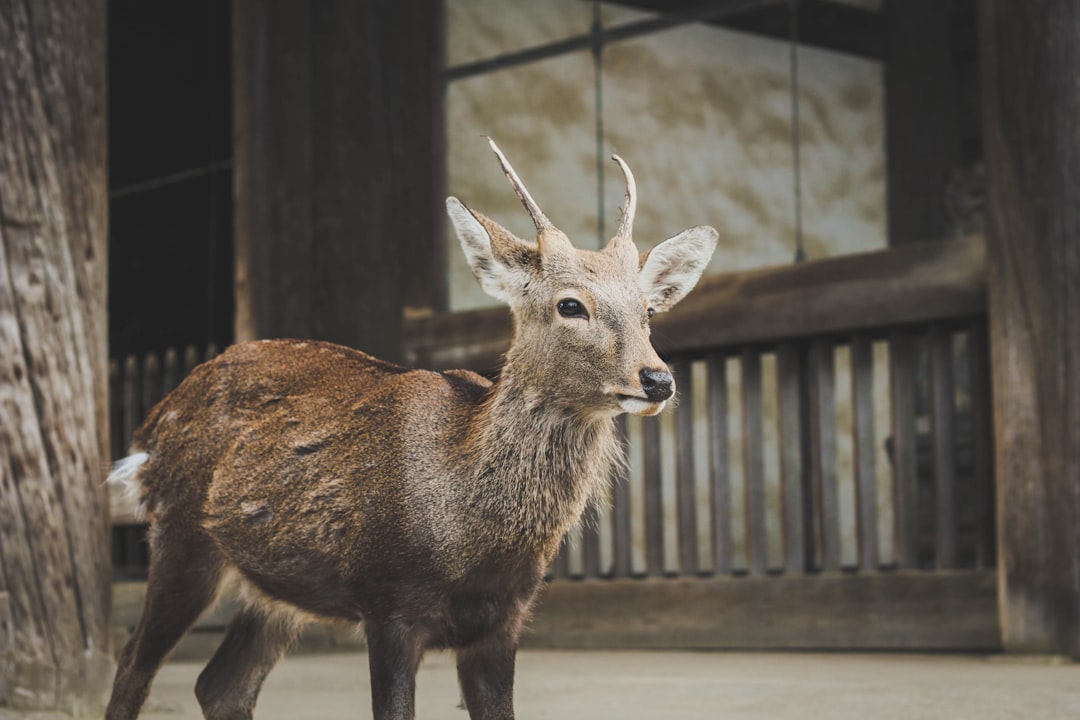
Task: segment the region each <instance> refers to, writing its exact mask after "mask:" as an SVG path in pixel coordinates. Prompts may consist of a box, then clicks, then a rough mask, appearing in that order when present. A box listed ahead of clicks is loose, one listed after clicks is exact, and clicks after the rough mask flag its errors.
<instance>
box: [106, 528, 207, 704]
mask: <svg viewBox="0 0 1080 720" xmlns="http://www.w3.org/2000/svg"><path fill="white" fill-rule="evenodd" d="M223 566H224V563H223V560H222V558H221V555H220V554H219V553H218V551H217V549H216V548H215V547H214V545H213V543H212V542H211V541H210V539H209V538H207V537H205V536H201V535H200V536H197V537H194V538H192V537H189V536H183V537H181V536H179V535H177V536H176V537H172V538H170V533H169V531H168V530H167V529H165V530H159V531H158V532H157V533H156V535H155V536H153V537H152V541H151V561H150V576H149V579H148V581H147V585H146V600H145V603H144V605H143V614H142V617H141V618H140V619H139V624H138V626H137V627H136V628H135V632H134V634H133V635H132V637H131V640H129V641H128V643H127V645H126V646H124V651H123V653H121V655H120V662H119V664H118V667H117V671H116V679H115V680H114V681H113V689H112V695H111V697H110V698H109V706H108V708H107V709H106V711H105V718H106V720H128V719H129V718H135V717H137V716H138V714H139V709H140V708H141V707H142V705H143V703H144V702H145V701H146V695H147V693H148V692H149V690H150V683H151V681H153V679H154V675H155V674H157V671H158V668H160V667H161V663H162V662H164V660H165V657H166V656H167V655H168V654H169V652H171V651H172V649H173V648H174V647H175V646H176V643H177V642H179V641H180V638H181V637H183V636H184V633H186V632H187V631H188V629H189V628H190V627H191V626H192V625H193V624H194V623H195V621H196V620H197V619H198V618H199V615H201V614H202V612H203V611H204V610H205V609H206V608H207V607H208V606H209V605H210V604H211V603H212V602H213V601H214V599H215V597H216V596H217V592H218V586H219V584H220V581H221V577H222V569H223Z"/></svg>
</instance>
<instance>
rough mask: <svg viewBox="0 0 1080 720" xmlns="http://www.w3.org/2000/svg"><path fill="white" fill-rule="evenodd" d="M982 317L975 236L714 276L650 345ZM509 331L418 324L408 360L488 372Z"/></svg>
mask: <svg viewBox="0 0 1080 720" xmlns="http://www.w3.org/2000/svg"><path fill="white" fill-rule="evenodd" d="M985 312H986V250H985V246H984V242H983V238H982V237H981V236H972V237H968V238H964V239H962V240H955V241H949V242H925V243H915V244H911V245H907V246H904V247H896V248H891V249H888V250H879V251H874V252H867V253H859V254H853V255H844V256H840V257H835V258H827V259H823V260H814V261H811V262H805V263H801V264H799V265H785V266H780V267H772V268H763V269H761V270H751V271H748V272H740V273H731V274H724V275H712V276H709V277H706V278H703V279H702V280H701V281H700V282H699V283H698V286H697V288H696V289H695V290H694V291H693V292H692V293H691V294H690V295H689V296H688V297H687V298H686V299H685V300H683V301H682V302H681V303H679V305H677V306H676V307H675V309H674V310H672V311H671V312H670V313H665V314H663V315H659V316H657V317H656V319H655V320H654V321H653V342H654V344H655V345H656V348H657V350H659V351H660V352H661V353H675V352H704V351H705V350H709V349H712V348H718V347H738V346H741V345H744V344H751V343H773V342H776V341H779V340H784V339H790V338H799V337H810V336H815V335H828V334H834V333H850V332H855V331H859V330H880V329H882V328H888V327H895V326H901V325H905V324H911V323H920V322H926V321H929V320H935V319H941V318H963V317H967V316H971V315H980V314H983V313H985ZM510 333H511V324H510V315H509V313H508V312H507V311H506V310H505V309H504V308H492V309H489V310H478V311H473V312H466V313H458V314H455V315H438V316H431V317H425V318H418V319H415V320H412V321H410V322H408V323H407V325H406V331H405V334H406V338H405V344H406V352H405V358H406V362H408V363H409V364H410V365H415V366H418V367H427V368H434V369H448V368H453V367H465V368H470V369H474V370H480V371H488V370H491V369H493V368H495V367H496V366H497V365H498V363H499V358H500V356H501V354H502V353H503V352H505V351H506V348H507V347H508V346H509V343H510Z"/></svg>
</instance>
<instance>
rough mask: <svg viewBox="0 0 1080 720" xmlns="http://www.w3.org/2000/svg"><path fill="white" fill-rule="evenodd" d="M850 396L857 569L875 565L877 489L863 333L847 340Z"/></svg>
mask: <svg viewBox="0 0 1080 720" xmlns="http://www.w3.org/2000/svg"><path fill="white" fill-rule="evenodd" d="M851 398H852V405H853V407H852V410H853V418H854V429H855V438H854V441H855V442H854V446H855V492H856V500H857V502H856V505H857V510H856V526H857V528H858V531H857V535H858V539H859V555H858V557H859V569H860V570H863V571H864V572H869V571H872V570H875V569H877V566H878V517H877V500H878V498H877V496H878V493H877V464H876V457H875V456H876V453H875V448H874V438H875V434H874V348H873V344H872V343H871V342H870V340H869V338H867V337H866V336H861V335H860V336H856V337H855V338H853V339H852V341H851Z"/></svg>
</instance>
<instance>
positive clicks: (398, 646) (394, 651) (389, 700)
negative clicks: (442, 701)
mask: <svg viewBox="0 0 1080 720" xmlns="http://www.w3.org/2000/svg"><path fill="white" fill-rule="evenodd" d="M364 628H365V633H366V634H367V643H368V669H369V670H370V672H371V708H372V711H373V713H374V716H375V720H413V718H415V717H416V670H417V668H419V667H420V658H421V657H422V656H423V653H424V644H423V638H422V637H420V636H419V635H418V634H417V633H416V632H415V631H410V629H409V628H407V627H405V626H404V625H403V624H402V623H394V622H387V623H378V622H375V621H373V620H365V622H364Z"/></svg>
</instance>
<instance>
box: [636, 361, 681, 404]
mask: <svg viewBox="0 0 1080 720" xmlns="http://www.w3.org/2000/svg"><path fill="white" fill-rule="evenodd" d="M638 377H639V378H640V379H641V389H642V390H643V391H644V392H645V397H647V398H649V399H650V400H652V401H653V402H662V401H664V400H667V399H668V398H670V397H671V396H672V395H674V394H675V378H673V377H671V373H669V372H668V371H667V370H649V369H645V370H642V371H641V372H640V373H639V374H638Z"/></svg>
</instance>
